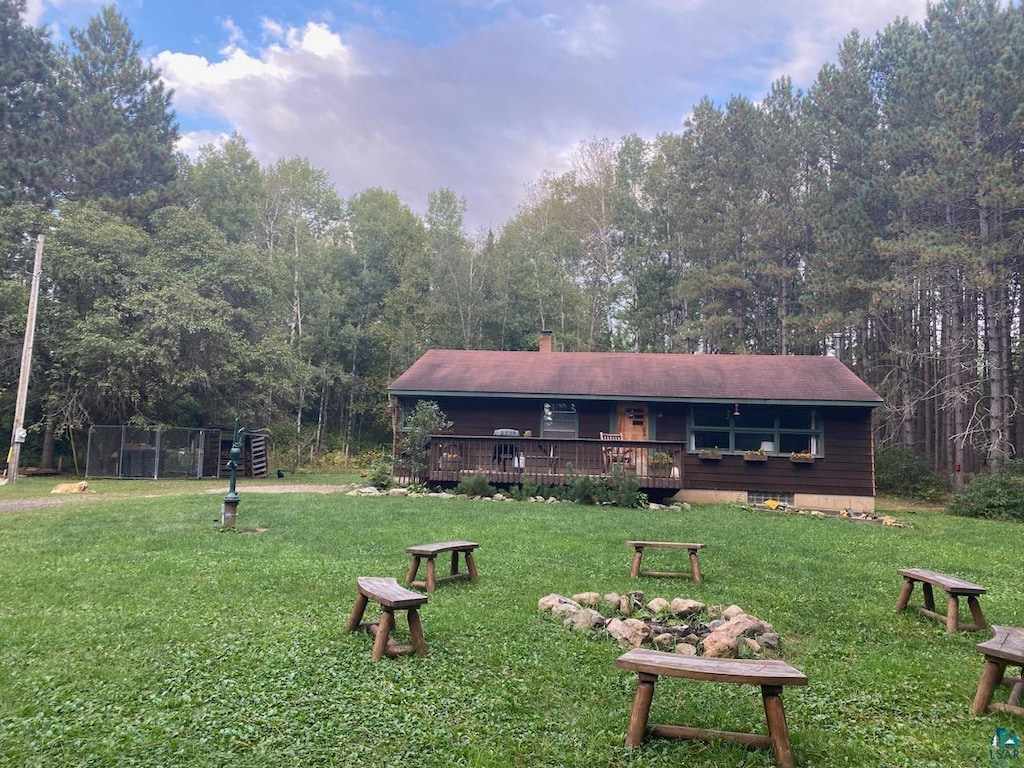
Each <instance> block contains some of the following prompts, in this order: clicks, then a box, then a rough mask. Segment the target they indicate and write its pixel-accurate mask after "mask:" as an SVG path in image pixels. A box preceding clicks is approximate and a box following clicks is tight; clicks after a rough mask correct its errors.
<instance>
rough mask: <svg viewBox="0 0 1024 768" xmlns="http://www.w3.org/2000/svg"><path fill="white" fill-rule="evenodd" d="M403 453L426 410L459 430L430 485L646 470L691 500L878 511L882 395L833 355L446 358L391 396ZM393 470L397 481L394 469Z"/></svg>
mask: <svg viewBox="0 0 1024 768" xmlns="http://www.w3.org/2000/svg"><path fill="white" fill-rule="evenodd" d="M388 393H389V395H390V396H391V398H392V403H393V405H394V412H395V422H394V423H395V436H396V445H397V443H398V437H399V436H400V433H401V429H402V424H403V423H404V418H405V416H406V415H407V414H408V413H410V412H411V411H412V410H413V409H414V408H415V406H416V403H417V402H418V401H420V400H433V401H436V402H437V403H438V405H439V406H440V408H441V410H442V411H444V413H445V415H446V416H447V418H448V420H449V421H451V422H452V424H453V426H452V428H451V430H450V433H448V434H444V435H434V436H432V437H431V438H430V440H429V443H428V445H426V446H425V450H426V451H427V459H426V461H427V470H426V472H427V474H426V477H425V478H422V479H423V480H425V481H427V482H431V483H433V482H437V483H446V482H447V483H454V482H457V481H458V480H459V479H461V478H462V477H465V476H466V475H467V474H472V473H475V472H478V471H479V472H484V473H485V474H487V475H488V477H489V479H490V480H491V482H493V483H516V482H521V481H522V480H523V479H527V478H528V479H530V480H533V481H536V482H538V483H540V484H546V485H558V484H563V483H565V482H566V480H567V477H568V476H570V475H571V474H573V473H575V474H581V473H586V474H594V475H606V476H607V475H610V474H612V473H613V472H614V471H615V470H616V468H619V469H621V471H624V472H629V473H635V474H636V476H637V478H638V479H639V480H640V485H641V487H643V488H644V489H647V490H648V491H650V492H653V493H655V494H657V495H662V496H674V497H675V498H678V499H681V500H687V501H697V502H712V501H739V502H750V503H757V502H761V501H765V500H767V499H776V500H779V501H783V502H786V503H789V504H793V505H797V506H800V507H815V508H819V509H851V510H854V511H861V512H870V511H873V510H874V496H875V483H874V456H873V449H872V430H871V414H872V411H873V409H874V408H876V407H878V406H879V405H881V404H882V399H881V398H880V397H879V396H878V395H877V394H876V393H875V392H874V391H873V390H872V389H871V388H870V387H868V386H867V385H866V384H865V383H864V382H862V381H861V380H860V379H859V378H858V377H857V376H856V375H855V374H854V373H853V372H852V371H850V369H849V368H847V367H846V366H845V365H844V364H843V363H842V362H841V361H840V360H838V359H837V358H834V357H811V356H782V355H671V354H633V353H615V352H612V353H609V352H556V351H553V345H552V343H551V337H550V335H549V334H544V335H542V337H541V351H538V352H490V351H473V350H443V349H435V350H430V351H428V352H426V353H425V354H424V355H423V356H422V357H421V358H420V359H419V360H417V361H416V362H415V363H414V364H413V365H412V366H411V367H410V368H409V369H408V370H407V371H406V372H405V373H403V374H402V375H401V376H399V377H398V378H397V379H396V380H395V381H394V382H393V383H392V384H391V386H390V387H389V388H388ZM396 471H398V468H397V465H396Z"/></svg>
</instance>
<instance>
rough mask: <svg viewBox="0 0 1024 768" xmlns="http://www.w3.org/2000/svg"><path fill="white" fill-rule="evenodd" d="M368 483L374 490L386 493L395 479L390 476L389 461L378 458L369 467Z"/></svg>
mask: <svg viewBox="0 0 1024 768" xmlns="http://www.w3.org/2000/svg"><path fill="white" fill-rule="evenodd" d="M368 479H369V481H370V483H372V484H373V486H374V487H375V488H379V489H380V490H382V491H386V490H388V489H389V488H391V486H393V485H394V483H395V479H394V477H393V476H392V474H391V459H390V458H384V457H381V458H378V459H377V460H376V461H375V462H374V463H373V466H371V467H370V475H369V478H368Z"/></svg>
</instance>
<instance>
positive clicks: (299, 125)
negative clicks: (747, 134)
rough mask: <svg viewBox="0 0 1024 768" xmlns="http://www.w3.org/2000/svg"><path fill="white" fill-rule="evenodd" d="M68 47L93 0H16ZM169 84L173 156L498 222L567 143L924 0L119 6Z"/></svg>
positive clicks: (732, 87)
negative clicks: (302, 175) (312, 174)
mask: <svg viewBox="0 0 1024 768" xmlns="http://www.w3.org/2000/svg"><path fill="white" fill-rule="evenodd" d="M27 2H28V21H29V22H30V23H33V24H35V25H42V26H45V27H47V28H49V29H50V30H51V31H52V34H53V38H54V39H55V40H58V41H60V40H63V39H66V35H67V31H68V30H69V29H70V28H72V27H84V26H85V25H86V24H87V23H88V21H89V18H90V17H91V16H92V15H94V14H95V13H96V12H97V11H98V10H99V9H100V7H101V6H102V5H103V4H104V3H102V2H99V1H98V0H27ZM116 5H117V7H118V9H119V10H120V11H121V13H123V14H124V15H125V17H126V18H127V19H128V22H129V24H130V26H131V28H132V31H133V33H134V35H135V37H136V39H137V40H138V41H139V42H140V43H141V45H142V51H143V54H144V55H145V56H146V57H147V58H148V59H150V60H151V62H152V63H153V64H154V65H155V66H157V67H158V68H159V69H160V71H161V72H162V75H163V77H164V79H165V80H166V81H167V82H168V84H169V85H170V87H172V88H173V89H174V92H175V96H174V107H175V111H176V113H177V117H178V122H179V125H180V127H181V131H182V134H183V137H182V142H181V145H180V148H181V149H182V150H183V151H185V152H187V153H189V154H190V155H193V156H194V154H195V152H196V150H197V149H198V148H199V147H200V146H202V145H203V144H208V143H211V142H216V141H218V140H220V139H222V138H223V137H224V136H225V135H228V134H230V133H231V132H232V131H237V132H238V133H239V134H240V135H242V136H243V137H244V138H245V140H246V141H247V142H248V144H249V147H250V149H251V150H252V151H253V153H254V154H255V156H256V157H257V158H258V159H259V160H260V162H261V163H263V164H265V165H269V164H271V163H273V162H275V161H276V160H277V159H279V158H292V157H305V158H307V159H308V160H309V162H310V163H311V164H312V165H313V166H314V167H316V168H319V169H322V170H324V171H326V172H327V173H328V174H329V176H330V178H331V181H332V183H333V184H334V185H335V187H336V188H337V190H338V193H339V194H340V195H342V196H343V197H348V196H349V195H352V194H355V193H357V192H359V191H360V190H363V189H366V188H369V187H383V188H384V189H388V190H394V191H396V192H397V193H398V194H399V197H400V198H401V200H402V201H403V202H404V203H405V204H407V205H408V206H409V207H410V208H412V210H413V211H415V212H416V213H423V212H424V211H425V209H426V203H427V195H428V194H429V193H430V192H431V191H433V190H437V189H439V188H441V187H448V188H450V189H452V190H453V191H454V192H455V193H456V194H457V195H458V196H460V197H463V198H465V200H466V202H467V206H468V207H467V215H466V226H467V230H468V231H469V232H470V233H471V234H476V233H477V232H478V231H480V230H481V229H482V228H486V227H492V228H494V229H495V230H497V229H499V228H500V227H501V225H502V224H503V223H505V222H506V221H507V220H508V219H509V218H511V217H512V216H513V215H514V214H515V212H516V208H517V206H519V205H521V204H522V203H523V202H524V200H525V199H526V197H527V190H528V187H529V185H530V184H531V183H532V182H535V181H536V180H537V179H538V178H540V176H541V175H542V174H543V173H544V172H551V173H556V174H557V173H562V172H564V171H565V170H567V168H568V167H569V165H570V163H571V162H572V157H573V155H574V152H575V150H576V149H577V148H578V147H579V145H580V143H581V142H586V141H590V140H593V139H611V140H617V139H619V138H621V137H622V136H624V135H627V134H631V133H636V134H638V135H640V136H643V137H645V138H653V137H654V136H656V135H658V134H660V133H672V132H678V131H680V130H681V129H682V126H683V121H684V120H685V119H686V117H687V116H688V115H689V114H690V112H691V110H692V109H693V107H694V105H696V104H697V102H699V101H700V99H701V98H703V97H704V96H709V97H711V98H712V99H713V100H715V101H716V102H718V103H720V104H724V103H725V102H726V101H727V100H728V99H729V97H730V96H733V95H743V96H747V97H748V98H750V99H752V100H753V101H760V100H761V99H762V98H764V96H765V95H766V94H767V93H768V90H769V87H770V85H771V83H772V82H773V81H774V80H776V79H778V78H779V77H782V76H789V77H791V78H792V79H793V82H794V84H795V85H796V86H797V87H799V88H802V89H806V88H807V87H808V86H809V85H810V84H811V83H812V82H813V79H814V77H815V75H816V74H817V72H818V70H819V69H820V68H821V66H822V64H824V63H825V62H826V61H829V60H833V59H834V58H835V54H836V51H837V50H838V47H839V44H840V42H841V41H842V39H843V38H844V37H845V36H846V35H847V34H849V32H851V31H852V30H854V29H857V30H859V31H860V33H861V35H862V36H864V37H871V36H873V35H874V34H875V33H876V32H877V31H879V30H880V29H882V28H884V27H885V26H886V25H887V24H888V23H890V22H891V21H893V20H895V19H896V18H898V17H900V16H907V17H909V18H911V19H913V20H920V19H922V18H923V16H924V13H925V7H926V0H842V1H837V0H773V2H764V0H607V1H606V2H604V1H602V0H592V1H590V2H582V1H577V0H395V1H394V2H384V1H380V2H374V1H373V0H357V1H351V2H349V1H346V0H297V1H293V2H286V1H285V0H174V1H172V0H124V2H118V3H116Z"/></svg>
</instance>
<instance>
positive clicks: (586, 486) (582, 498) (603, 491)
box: [562, 465, 608, 504]
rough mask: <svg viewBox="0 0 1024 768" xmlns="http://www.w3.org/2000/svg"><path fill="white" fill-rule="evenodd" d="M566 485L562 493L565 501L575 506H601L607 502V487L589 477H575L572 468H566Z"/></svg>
mask: <svg viewBox="0 0 1024 768" xmlns="http://www.w3.org/2000/svg"><path fill="white" fill-rule="evenodd" d="M566 477H567V483H566V486H565V490H564V491H563V493H562V498H564V499H565V500H566V501H575V502H576V503H577V504H601V503H602V502H605V501H608V486H607V485H605V484H604V483H603V482H601V481H600V480H598V479H596V478H594V477H592V476H591V475H586V474H584V475H577V474H576V473H575V472H574V471H573V468H572V466H571V465H570V466H567V467H566Z"/></svg>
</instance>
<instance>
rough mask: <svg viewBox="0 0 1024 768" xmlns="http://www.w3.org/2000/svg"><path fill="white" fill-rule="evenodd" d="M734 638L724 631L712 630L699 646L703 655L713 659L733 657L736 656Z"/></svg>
mask: <svg viewBox="0 0 1024 768" xmlns="http://www.w3.org/2000/svg"><path fill="white" fill-rule="evenodd" d="M736 645H737V642H736V638H734V637H731V636H729V635H728V634H727V633H725V632H718V631H715V632H712V633H711V634H710V635H708V636H707V637H705V638H704V642H702V643H701V647H702V648H703V649H704V655H705V656H707V657H709V658H713V659H734V658H736Z"/></svg>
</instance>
